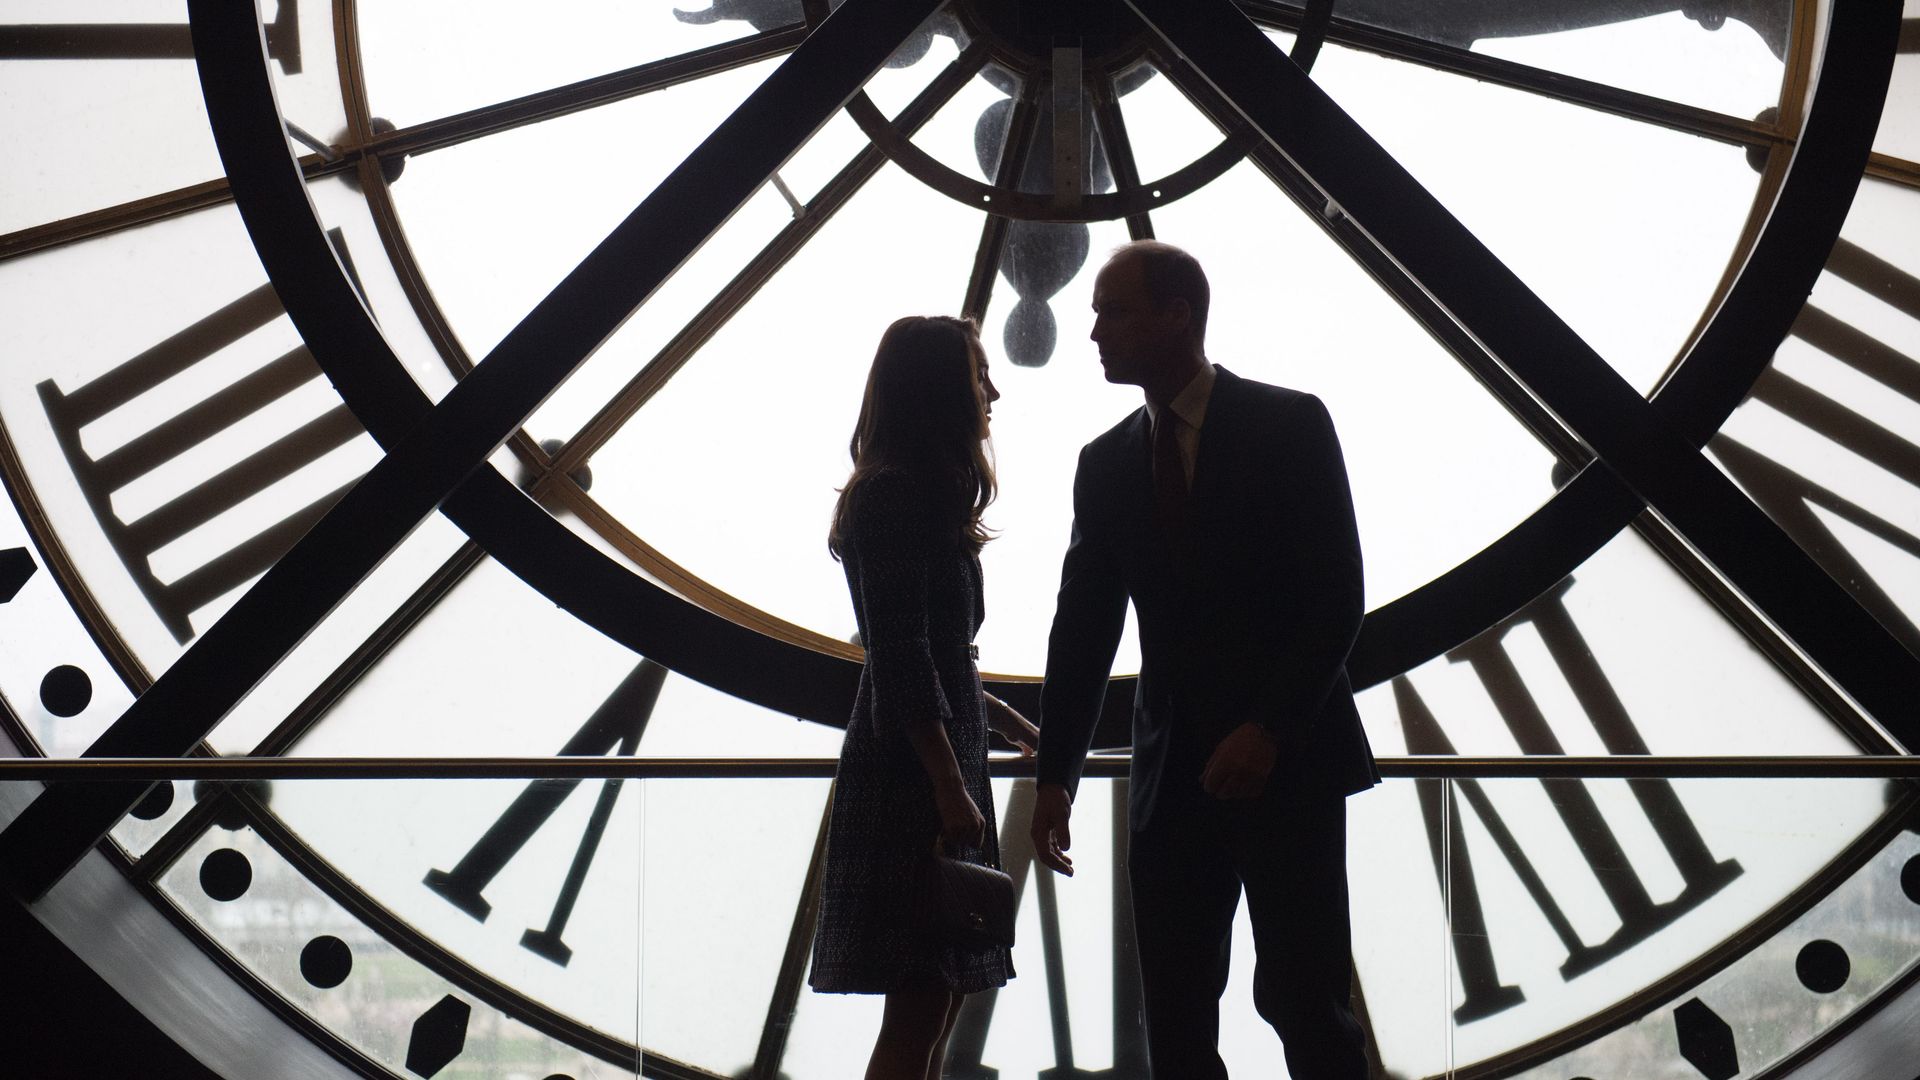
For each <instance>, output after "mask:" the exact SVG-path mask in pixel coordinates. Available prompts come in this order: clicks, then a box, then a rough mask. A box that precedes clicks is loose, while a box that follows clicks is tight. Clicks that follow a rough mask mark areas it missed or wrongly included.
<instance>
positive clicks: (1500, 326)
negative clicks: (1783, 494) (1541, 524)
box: [1128, 0, 1920, 746]
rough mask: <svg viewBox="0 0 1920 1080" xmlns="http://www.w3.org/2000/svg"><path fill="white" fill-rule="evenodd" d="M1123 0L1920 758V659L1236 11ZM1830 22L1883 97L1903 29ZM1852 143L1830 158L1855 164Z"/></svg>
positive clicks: (1853, 73)
mask: <svg viewBox="0 0 1920 1080" xmlns="http://www.w3.org/2000/svg"><path fill="white" fill-rule="evenodd" d="M1128 2H1129V3H1130V4H1132V6H1133V7H1134V8H1135V9H1136V10H1138V11H1140V12H1141V14H1142V15H1143V16H1144V17H1145V18H1146V19H1147V21H1148V22H1149V24H1151V25H1153V26H1154V27H1155V28H1156V29H1157V30H1158V31H1159V32H1160V33H1162V34H1163V35H1164V36H1165V37H1166V38H1167V39H1168V41H1169V43H1170V45H1171V46H1172V47H1173V48H1174V49H1175V51H1178V52H1181V53H1182V54H1183V55H1184V56H1185V57H1186V59H1187V60H1188V61H1189V62H1191V63H1192V64H1193V65H1194V67H1195V68H1196V70H1197V71H1198V72H1199V73H1200V75H1201V76H1202V77H1203V78H1206V79H1207V80H1208V81H1210V82H1211V83H1213V85H1214V86H1215V88H1216V89H1218V90H1219V91H1220V92H1221V94H1222V95H1223V96H1224V97H1225V98H1226V99H1227V100H1228V101H1229V102H1230V103H1232V104H1233V105H1234V107H1235V108H1236V109H1237V110H1238V111H1239V112H1241V113H1242V114H1243V115H1244V116H1245V117H1246V118H1247V119H1248V120H1249V121H1250V122H1252V123H1253V124H1254V126H1255V127H1256V128H1257V129H1259V131H1260V132H1261V134H1262V135H1263V136H1264V137H1265V138H1266V139H1267V140H1268V141H1269V142H1271V143H1272V144H1273V145H1274V146H1275V147H1276V148H1277V149H1278V150H1280V152H1281V153H1283V154H1285V155H1286V156H1287V157H1288V158H1289V160H1291V161H1293V162H1294V163H1295V164H1296V165H1297V166H1298V167H1299V168H1300V170H1301V171H1302V172H1303V173H1304V174H1305V175H1307V176H1308V177H1309V178H1311V179H1312V180H1313V181H1314V182H1315V184H1317V185H1318V186H1319V187H1320V189H1321V190H1322V191H1324V192H1325V194H1326V196H1327V199H1328V209H1329V212H1331V213H1340V214H1344V215H1348V216H1350V217H1352V218H1353V219H1354V221H1355V223H1356V224H1357V225H1358V226H1359V227H1360V228H1361V229H1363V230H1365V231H1366V233H1367V235H1368V236H1369V238H1370V239H1371V240H1372V241H1373V242H1374V243H1375V244H1377V245H1378V246H1379V247H1380V248H1381V250H1382V251H1383V252H1385V253H1386V254H1387V255H1389V256H1390V257H1391V258H1392V259H1394V261H1396V262H1398V263H1399V264H1400V265H1401V266H1403V267H1404V268H1405V269H1406V270H1407V272H1408V273H1409V274H1410V275H1411V276H1412V277H1413V278H1414V279H1415V280H1416V281H1418V282H1420V283H1421V284H1422V286H1423V287H1424V288H1425V289H1426V290H1427V291H1428V292H1429V294H1431V295H1432V296H1433V297H1434V299H1435V301H1436V302H1437V303H1439V304H1440V306H1441V307H1442V308H1443V309H1445V310H1446V311H1447V312H1448V314H1449V315H1450V316H1451V317H1452V318H1453V319H1455V320H1456V321H1458V322H1459V323H1460V324H1461V325H1462V326H1463V327H1464V328H1466V329H1467V330H1468V332H1470V333H1471V334H1473V335H1474V336H1475V337H1477V338H1478V339H1480V340H1481V341H1482V342H1483V343H1485V345H1486V346H1487V348H1488V351H1489V352H1491V353H1492V354H1493V355H1494V356H1495V357H1497V358H1498V359H1499V361H1500V363H1501V364H1503V365H1504V366H1505V367H1507V368H1508V370H1509V371H1511V372H1512V373H1513V374H1514V376H1515V377H1516V378H1518V379H1519V380H1520V382H1521V383H1523V384H1524V385H1525V386H1527V387H1528V388H1529V390H1531V391H1532V392H1533V393H1534V394H1535V395H1536V396H1537V397H1539V398H1540V400H1541V401H1542V403H1543V404H1544V405H1545V406H1546V407H1547V408H1548V409H1550V410H1551V411H1552V412H1553V413H1555V414H1556V415H1557V416H1558V417H1559V418H1560V419H1561V421H1562V422H1563V423H1565V424H1566V425H1567V427H1568V428H1569V429H1570V430H1572V431H1573V432H1575V433H1576V434H1578V435H1579V436H1580V438H1581V439H1582V440H1583V441H1585V442H1586V443H1587V444H1588V445H1589V446H1591V447H1592V448H1593V449H1594V450H1595V452H1597V453H1598V455H1599V456H1600V458H1601V459H1602V460H1604V461H1605V462H1607V464H1608V465H1609V466H1610V467H1612V468H1613V470H1614V471H1615V472H1617V473H1618V474H1619V475H1620V476H1621V478H1622V479H1623V480H1625V481H1626V482H1627V484H1628V485H1629V486H1630V487H1632V488H1633V489H1634V490H1635V491H1636V492H1637V493H1638V494H1639V495H1640V496H1641V497H1642V498H1645V499H1646V500H1648V502H1649V503H1650V504H1651V505H1652V506H1653V507H1654V508H1655V509H1656V510H1658V512H1659V513H1660V514H1661V515H1662V516H1663V517H1664V518H1666V519H1667V520H1668V521H1669V522H1671V523H1672V524H1673V525H1674V526H1675V527H1676V528H1677V529H1678V530H1679V531H1680V532H1681V534H1682V535H1684V536H1685V537H1686V538H1687V540H1688V541H1689V542H1690V543H1692V544H1694V545H1695V546H1696V547H1698V548H1699V549H1700V550H1701V551H1702V553H1703V554H1704V555H1705V556H1706V557H1707V558H1708V560H1709V561H1711V562H1712V563H1713V564H1714V565H1715V566H1716V567H1717V568H1718V569H1719V570H1720V571H1721V572H1722V573H1724V574H1726V575H1727V577H1728V578H1729V579H1730V580H1732V582H1733V583H1734V585H1735V587H1736V588H1738V589H1739V590H1740V592H1741V593H1742V595H1743V596H1744V597H1745V598H1746V599H1747V600H1748V601H1749V602H1750V603H1752V604H1754V605H1755V606H1756V607H1757V608H1759V609H1760V610H1761V611H1763V612H1764V613H1765V614H1766V616H1767V617H1768V618H1769V619H1771V620H1772V621H1773V622H1774V623H1775V624H1777V625H1778V626H1779V627H1780V628H1781V629H1782V630H1783V631H1784V632H1785V633H1786V634H1787V635H1788V636H1789V637H1791V638H1792V639H1793V640H1794V641H1795V642H1797V643H1798V644H1799V645H1800V646H1801V647H1803V648H1804V649H1806V650H1807V652H1808V653H1809V654H1810V655H1811V656H1812V657H1813V658H1814V660H1815V662H1816V663H1817V664H1819V665H1820V666H1821V667H1822V668H1823V669H1824V670H1825V671H1826V672H1827V673H1828V674H1829V675H1831V676H1832V677H1833V678H1835V679H1836V680H1837V681H1838V682H1840V683H1841V685H1843V686H1844V687H1846V688H1847V690H1848V691H1849V692H1850V693H1852V694H1853V695H1854V696H1855V697H1856V698H1858V699H1859V700H1860V701H1861V702H1862V703H1863V704H1864V705H1865V706H1866V707H1867V709H1868V711H1869V712H1871V713H1872V714H1873V715H1874V716H1875V717H1876V718H1877V719H1878V720H1879V721H1880V722H1881V723H1882V724H1885V725H1886V726H1887V727H1888V728H1889V729H1890V730H1891V731H1893V733H1894V735H1895V736H1896V737H1897V738H1898V739H1900V741H1901V742H1902V743H1903V744H1905V745H1908V746H1920V723H1916V722H1914V721H1913V720H1912V719H1911V713H1910V703H1911V688H1912V687H1913V686H1915V685H1920V659H1917V658H1916V657H1915V656H1914V655H1913V654H1911V653H1909V652H1907V651H1906V650H1905V649H1904V648H1902V647H1901V646H1900V645H1899V643H1898V642H1897V641H1895V640H1894V639H1893V638H1891V637H1890V636H1888V635H1887V634H1886V632H1885V631H1883V630H1882V629H1881V628H1880V626H1879V624H1878V623H1876V622H1875V621H1874V620H1873V619H1872V617H1871V616H1870V615H1868V614H1867V612H1866V611H1864V610H1863V609H1862V608H1861V607H1860V606H1859V605H1858V604H1857V603H1855V602H1854V601H1853V599H1852V598H1851V597H1850V596H1848V595H1847V594H1846V593H1845V591H1844V590H1843V589H1841V588H1840V586H1838V585H1837V584H1835V583H1834V582H1833V580H1832V579H1831V578H1829V577H1828V576H1827V575H1826V574H1825V573H1824V572H1823V571H1821V570H1820V569H1819V567H1818V566H1817V565H1815V564H1814V563H1813V562H1812V560H1811V559H1809V558H1808V557H1807V556H1806V555H1805V553H1804V552H1802V551H1801V550H1800V548H1799V547H1798V546H1797V545H1795V544H1794V543H1793V542H1792V541H1791V540H1790V539H1789V538H1787V537H1786V536H1785V535H1784V534H1783V533H1782V532H1781V531H1780V530H1779V529H1778V528H1777V527H1776V526H1775V525H1774V524H1773V523H1772V521H1771V520H1770V519H1768V518H1767V517H1766V515H1765V513H1764V512H1762V511H1761V510H1760V509H1759V508H1758V507H1757V506H1755V505H1754V504H1753V503H1752V502H1751V501H1749V500H1748V499H1747V498H1746V497H1745V495H1743V494H1742V493H1741V492H1740V491H1739V490H1738V489H1737V488H1736V487H1734V485H1733V484H1732V483H1731V481H1729V480H1728V479H1727V478H1726V477H1725V476H1724V475H1723V474H1721V473H1720V472H1719V471H1718V470H1717V469H1715V468H1713V466H1712V465H1711V463H1709V462H1708V461H1706V460H1705V459H1704V458H1703V457H1701V456H1700V454H1699V453H1697V452H1696V451H1695V448H1694V445H1693V444H1692V443H1691V442H1690V441H1689V440H1688V439H1687V438H1685V436H1684V434H1683V433H1682V432H1681V431H1679V430H1676V429H1675V427H1674V426H1673V425H1671V424H1670V423H1668V422H1666V421H1665V420H1664V418H1663V417H1661V416H1659V415H1657V414H1656V413H1655V411H1654V410H1653V408H1652V407H1651V406H1649V405H1648V404H1647V403H1646V401H1645V399H1643V398H1641V397H1640V395H1639V394H1637V393H1635V392H1634V391H1633V389H1632V388H1631V387H1630V386H1628V385H1627V384H1626V383H1625V382H1624V381H1622V380H1621V379H1620V378H1619V377H1618V376H1617V375H1615V374H1614V373H1613V371H1612V370H1611V369H1610V368H1608V367H1607V366H1606V365H1605V363H1604V362H1603V361H1601V360H1600V358H1599V357H1598V356H1596V355H1594V353H1593V350H1592V349H1591V348H1590V347H1588V346H1587V345H1586V344H1585V343H1584V342H1583V341H1581V340H1580V338H1579V337H1578V336H1577V335H1575V334H1574V333H1573V332H1572V331H1571V330H1570V329H1569V328H1568V327H1567V326H1566V324H1565V323H1564V322H1562V321H1561V320H1560V319H1559V318H1558V317H1557V316H1556V315H1555V314H1554V313H1553V312H1552V311H1551V310H1550V309H1549V308H1548V307H1547V306H1546V305H1545V304H1544V303H1543V302H1541V300H1540V299H1539V298H1538V297H1537V296H1536V295H1535V294H1534V293H1533V292H1532V291H1531V290H1529V289H1528V288H1527V287H1526V286H1525V285H1524V284H1522V283H1521V282H1520V281H1519V280H1518V279H1517V278H1516V277H1515V276H1514V275H1513V273H1512V272H1511V271H1510V270H1508V269H1507V268H1506V267H1505V266H1504V265H1502V264H1501V263H1500V261H1499V260H1498V259H1497V258H1495V257H1494V256H1493V255H1492V253H1491V252H1489V251H1488V250H1487V249H1486V247H1485V246H1484V245H1483V244H1482V243H1481V242H1480V241H1479V240H1478V239H1477V238H1475V237H1474V236H1473V234H1471V233H1470V232H1468V231H1467V230H1466V229H1465V228H1464V227H1463V226H1461V225H1460V223H1459V222H1458V221H1457V220H1456V219H1454V217H1453V216H1452V215H1451V214H1449V213H1448V212H1447V210H1446V209H1445V208H1444V207H1442V206H1441V205H1440V204H1439V203H1438V201H1436V200H1435V199H1434V198H1433V197H1432V196H1431V195H1430V194H1428V193H1427V192H1426V191H1425V189H1423V188H1422V187H1421V186H1420V185H1419V184H1418V183H1417V182H1416V181H1414V180H1413V178H1412V177H1411V176H1409V175H1408V174H1407V173H1406V171H1405V170H1404V169H1403V168H1401V167H1400V166H1399V165H1398V163H1396V162H1395V161H1394V160H1393V159H1392V158H1391V157H1390V156H1389V155H1387V153H1386V152H1385V151H1384V150H1382V149H1381V148H1380V146H1379V144H1378V143H1376V142H1374V141H1373V139H1372V138H1370V137H1369V136H1368V135H1367V134H1366V133H1365V132H1364V131H1362V130H1361V129H1360V128H1359V127H1358V126H1357V125H1356V124H1354V123H1353V121H1352V120H1351V119H1349V118H1348V117H1347V116H1346V114H1345V113H1343V112H1342V111H1341V110H1340V109H1339V108H1338V107H1337V106H1335V105H1334V104H1333V103H1332V102H1331V101H1330V100H1329V99H1328V98H1327V97H1326V96H1325V94H1324V93H1322V92H1321V91H1320V90H1319V88H1318V87H1316V86H1315V85H1314V84H1313V83H1312V82H1311V81H1309V80H1308V79H1307V78H1306V77H1305V76H1304V75H1302V74H1301V73H1300V72H1299V70H1298V69H1297V68H1294V67H1293V66H1292V65H1291V64H1290V63H1288V62H1287V61H1285V59H1284V58H1283V57H1282V56H1281V55H1280V53H1279V51H1278V50H1277V49H1276V48H1275V47H1274V45H1273V44H1272V42H1270V41H1269V40H1268V39H1267V38H1266V37H1265V36H1264V35H1262V34H1260V33H1259V32H1258V31H1257V30H1255V29H1254V28H1253V27H1252V26H1251V25H1250V24H1246V23H1245V22H1244V21H1243V20H1241V19H1240V17H1239V16H1238V15H1237V14H1236V13H1235V12H1234V11H1233V10H1232V9H1231V7H1230V6H1229V5H1228V4H1225V3H1220V4H1191V5H1186V4H1178V3H1170V2H1164V0H1128ZM1835 20H1836V22H1835V25H1834V27H1833V29H1832V31H1831V38H1832V40H1833V41H1834V42H1835V43H1836V44H1839V43H1842V42H1845V43H1847V44H1848V45H1850V46H1851V48H1852V49H1857V50H1858V51H1859V52H1858V54H1857V62H1856V63H1855V64H1854V65H1853V67H1852V69H1851V70H1848V71H1847V72H1846V74H1845V75H1840V76H1837V75H1835V74H1834V72H1835V64H1834V63H1833V61H1835V60H1836V57H1835V56H1834V55H1832V54H1829V56H1828V61H1829V62H1828V63H1827V64H1826V65H1825V66H1824V67H1823V72H1825V73H1826V76H1825V77H1836V78H1842V79H1844V80H1845V84H1846V85H1847V86H1849V87H1851V88H1853V89H1854V90H1855V91H1856V92H1857V93H1858V95H1859V96H1861V97H1864V98H1866V99H1867V100H1868V101H1869V102H1873V101H1877V100H1878V96H1879V95H1881V94H1883V93H1884V88H1885V75H1886V69H1887V65H1888V64H1889V63H1890V61H1891V55H1892V53H1891V45H1892V33H1893V30H1894V27H1893V25H1892V20H1890V19H1880V20H1877V21H1876V19H1875V17H1874V15H1873V13H1871V12H1865V11H1858V12H1853V11H1851V9H1850V10H1849V11H1841V12H1836V13H1835ZM1236 23H1238V25H1235V24H1236ZM1882 23H1884V25H1880V24H1882ZM1880 38H1885V39H1886V40H1885V41H1881V40H1880ZM1876 44H1877V45H1878V48H1876V47H1875V46H1876ZM1849 56H1850V58H1852V57H1854V56H1856V54H1852V53H1849ZM1843 67H1844V65H1843ZM1856 80H1857V81H1856ZM1841 96H1843V97H1844V96H1852V95H1849V94H1842V95H1841ZM1855 104H1856V107H1857V105H1858V98H1856V99H1855ZM1865 126H1866V125H1864V124H1856V125H1854V127H1855V130H1854V132H1853V134H1854V135H1855V139H1854V142H1855V143H1856V144H1857V145H1854V146H1853V147H1852V149H1854V150H1856V151H1857V154H1856V155H1855V156H1857V157H1858V159H1859V160H1860V162H1861V163H1862V164H1864V160H1865V152H1866V149H1867V145H1866V144H1867V140H1868V139H1869V138H1870V134H1869V133H1867V132H1865V131H1863V130H1859V129H1863V128H1864V127H1865ZM1841 142H1842V145H1841V146H1840V147H1839V148H1837V149H1836V150H1835V153H1836V154H1837V155H1838V156H1841V157H1842V158H1844V157H1845V154H1844V153H1841V151H1843V150H1844V149H1845V148H1846V145H1845V141H1844V139H1842V140H1841ZM1856 174H1857V169H1856Z"/></svg>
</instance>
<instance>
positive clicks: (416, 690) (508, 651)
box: [297, 559, 646, 757]
mask: <svg viewBox="0 0 1920 1080" xmlns="http://www.w3.org/2000/svg"><path fill="white" fill-rule="evenodd" d="M638 662H639V658H638V657H635V656H634V655H633V654H632V653H630V652H628V651H627V650H626V649H625V648H624V647H623V646H620V645H618V644H615V643H614V642H613V641H611V640H609V639H607V638H605V637H602V636H601V635H600V634H599V633H598V632H596V631H594V630H592V629H590V628H589V627H587V626H586V625H585V624H584V623H581V622H580V621H578V620H576V619H575V618H573V617H572V616H571V615H569V614H567V613H566V612H564V611H562V610H560V609H559V608H556V607H554V605H553V602H552V601H550V600H548V599H547V598H546V597H544V596H541V595H540V594H539V593H537V592H534V591H533V590H532V589H530V588H528V587H527V586H526V585H525V584H524V583H522V582H521V581H520V579H519V578H516V577H514V576H513V574H511V573H510V572H508V571H507V570H506V569H505V568H503V567H501V566H500V564H498V563H496V562H494V561H493V560H491V559H483V560H482V561H481V562H480V563H479V564H478V565H476V566H475V567H474V568H473V570H471V571H470V572H469V573H468V574H467V575H466V576H465V577H464V578H462V579H461V580H460V582H459V584H457V585H455V586H454V587H453V588H452V589H451V590H449V591H448V592H447V594H446V596H445V597H444V598H443V599H441V600H440V601H439V602H438V603H436V604H435V605H434V606H433V608H432V610H431V611H429V612H428V613H427V614H426V615H425V616H423V617H422V618H421V619H420V620H419V621H418V622H416V623H415V624H414V625H413V626H412V627H411V628H410V629H409V630H408V632H407V634H406V635H405V636H404V637H403V638H401V639H400V640H399V641H398V642H396V643H395V644H394V645H393V646H392V648H391V649H389V650H388V651H387V652H386V654H385V655H383V656H382V657H381V658H380V660H379V662H378V663H376V664H374V665H373V666H372V667H371V668H369V669H368V670H367V672H366V673H365V674H364V675H362V676H361V677H360V679H359V680H358V681H357V682H355V683H354V685H353V687H352V689H351V690H349V691H348V692H347V693H346V694H345V696H343V697H342V698H341V699H340V701H339V703H338V704H336V705H335V706H334V707H333V709H331V710H330V711H329V712H328V714H327V717H326V719H325V720H323V721H322V722H321V723H319V724H318V725H316V726H315V727H314V728H313V729H312V730H311V731H310V732H309V733H308V734H307V736H306V737H305V738H303V739H302V740H301V741H300V743H299V746H298V749H297V752H298V753H299V754H302V755H308V754H311V755H319V756H322V757H325V756H330V755H341V754H344V755H402V756H405V755H411V754H419V755H425V756H430V757H465V756H475V755H478V756H486V755H490V754H555V753H559V752H560V748H561V746H562V745H564V744H565V743H566V742H567V740H568V739H569V737H571V736H573V735H574V733H575V731H576V729H578V728H579V727H580V726H581V724H582V723H583V722H585V721H586V720H587V718H588V717H589V716H591V715H593V714H594V712H595V710H596V709H598V708H599V707H600V706H601V705H602V704H603V703H604V702H606V701H607V699H608V697H609V695H611V694H612V693H614V691H615V689H616V687H617V686H618V685H619V684H620V683H621V681H622V679H623V678H625V677H626V676H627V675H628V674H629V673H631V672H632V671H633V670H634V667H635V665H636V664H637V663H638ZM399 717H405V718H406V719H405V723H396V722H395V720H396V718H399ZM636 722H637V723H638V724H640V725H642V726H644V725H645V723H646V718H645V717H644V716H640V717H638V718H637V721H636ZM636 733H637V732H636ZM611 749H612V747H611V745H609V746H607V747H606V748H605V749H604V750H601V751H599V752H603V753H604V752H606V750H611Z"/></svg>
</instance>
